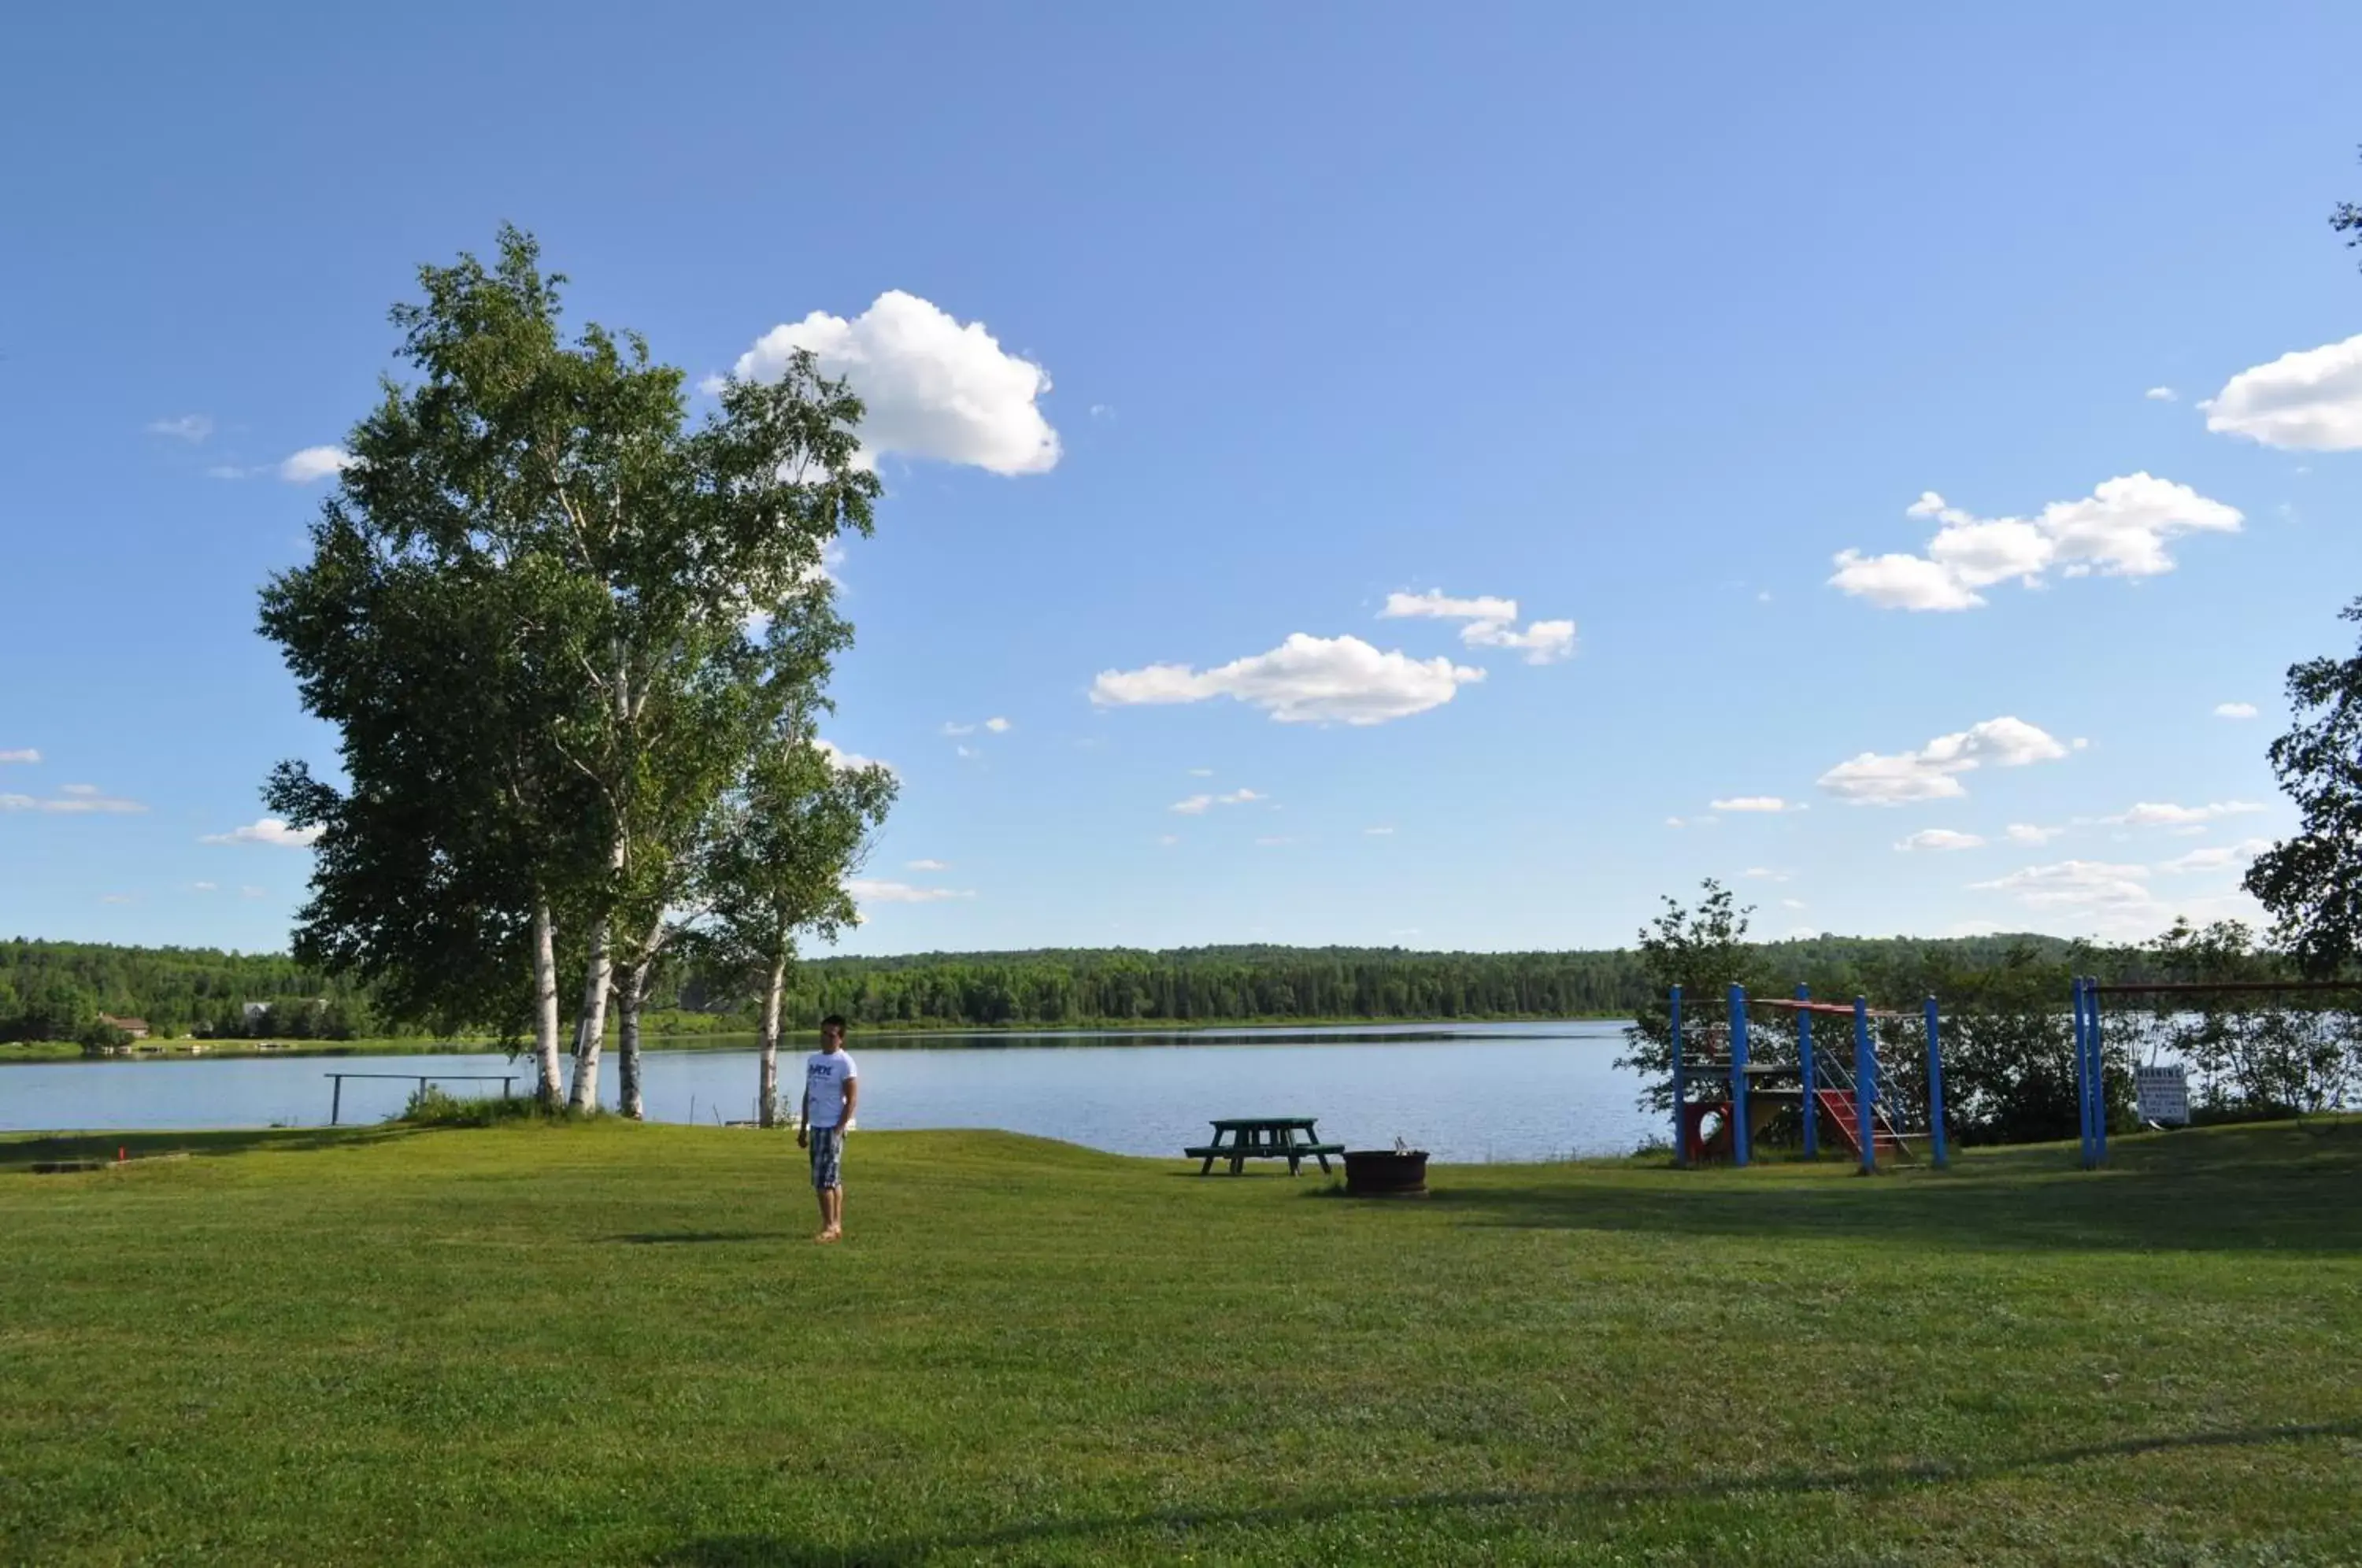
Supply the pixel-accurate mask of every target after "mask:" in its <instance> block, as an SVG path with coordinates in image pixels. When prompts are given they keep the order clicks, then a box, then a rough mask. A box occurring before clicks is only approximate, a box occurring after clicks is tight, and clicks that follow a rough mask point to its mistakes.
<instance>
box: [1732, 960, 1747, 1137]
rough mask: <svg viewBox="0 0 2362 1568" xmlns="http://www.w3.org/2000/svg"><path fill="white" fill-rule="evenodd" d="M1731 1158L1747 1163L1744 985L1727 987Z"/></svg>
mask: <svg viewBox="0 0 2362 1568" xmlns="http://www.w3.org/2000/svg"><path fill="white" fill-rule="evenodd" d="M1730 1160H1731V1164H1733V1165H1745V1164H1746V1163H1747V988H1746V987H1745V986H1740V985H1734V986H1732V987H1731V988H1730Z"/></svg>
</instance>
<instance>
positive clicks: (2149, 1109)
mask: <svg viewBox="0 0 2362 1568" xmlns="http://www.w3.org/2000/svg"><path fill="white" fill-rule="evenodd" d="M2133 1093H2134V1095H2135V1097H2136V1099H2139V1101H2140V1119H2141V1120H2142V1121H2154V1122H2156V1123H2158V1125H2159V1126H2161V1127H2186V1126H2188V1125H2189V1124H2190V1078H2189V1075H2188V1074H2187V1073H2185V1072H2184V1071H2183V1070H2182V1069H2181V1068H2180V1067H2135V1068H2134V1069H2133Z"/></svg>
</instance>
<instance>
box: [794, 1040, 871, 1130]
mask: <svg viewBox="0 0 2362 1568" xmlns="http://www.w3.org/2000/svg"><path fill="white" fill-rule="evenodd" d="M859 1076H860V1074H859V1073H858V1072H857V1071H856V1070H855V1067H854V1066H853V1054H852V1053H851V1052H849V1051H815V1052H813V1053H812V1054H811V1055H809V1056H807V1057H805V1058H804V1095H805V1104H806V1110H805V1112H804V1115H805V1122H804V1124H805V1125H806V1126H808V1127H833V1126H835V1125H836V1124H837V1123H838V1122H840V1121H844V1086H845V1085H847V1084H849V1083H851V1082H852V1081H853V1080H854V1079H855V1078H856V1077H859Z"/></svg>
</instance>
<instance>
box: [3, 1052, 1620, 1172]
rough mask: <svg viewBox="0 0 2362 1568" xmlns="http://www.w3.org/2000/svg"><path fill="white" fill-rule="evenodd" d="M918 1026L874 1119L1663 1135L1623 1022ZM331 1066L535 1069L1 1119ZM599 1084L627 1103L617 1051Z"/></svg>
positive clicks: (656, 1108)
mask: <svg viewBox="0 0 2362 1568" xmlns="http://www.w3.org/2000/svg"><path fill="white" fill-rule="evenodd" d="M900 1038H902V1039H906V1040H907V1039H911V1038H912V1037H911V1036H901V1037H900ZM922 1038H923V1039H924V1040H925V1041H926V1043H924V1044H916V1043H913V1044H903V1045H891V1046H888V1045H883V1044H881V1043H879V1040H878V1039H877V1038H876V1037H873V1038H870V1039H866V1040H865V1039H863V1038H862V1037H860V1036H859V1035H857V1034H856V1036H855V1039H854V1041H853V1042H852V1047H851V1048H852V1050H853V1052H854V1055H855V1057H856V1058H857V1059H858V1061H859V1063H860V1066H861V1125H862V1126H863V1127H865V1128H869V1129H873V1130H874V1129H891V1128H918V1127H997V1128H1002V1129H1005V1130H1008V1131H1010V1132H1032V1133H1038V1134H1040V1135H1042V1136H1043V1137H1049V1138H1063V1139H1065V1140H1068V1141H1069V1142H1072V1143H1084V1144H1087V1145H1089V1146H1090V1147H1093V1148H1097V1149H1105V1150H1109V1151H1110V1152H1112V1153H1116V1154H1153V1155H1176V1156H1177V1155H1178V1154H1179V1152H1180V1150H1181V1148H1182V1146H1183V1145H1184V1144H1187V1143H1199V1142H1201V1141H1203V1139H1204V1137H1205V1136H1206V1133H1207V1131H1208V1129H1207V1123H1208V1122H1209V1121H1210V1120H1211V1119H1213V1118H1215V1117H1228V1116H1258V1115H1270V1116H1316V1117H1319V1121H1320V1135H1321V1138H1322V1140H1323V1141H1324V1142H1329V1143H1345V1144H1348V1145H1349V1146H1351V1147H1353V1148H1364V1147H1373V1146H1385V1145H1391V1144H1392V1143H1394V1141H1395V1140H1396V1138H1397V1137H1400V1138H1402V1139H1404V1140H1406V1141H1407V1142H1408V1143H1411V1144H1413V1145H1415V1146H1417V1147H1420V1148H1425V1149H1427V1150H1429V1151H1430V1152H1431V1153H1432V1154H1434V1155H1435V1157H1436V1158H1437V1159H1438V1160H1442V1161H1482V1160H1543V1159H1554V1158H1563V1157H1565V1156H1567V1155H1569V1154H1628V1153H1629V1152H1630V1151H1631V1150H1632V1149H1633V1148H1635V1147H1636V1146H1638V1145H1639V1143H1641V1142H1643V1141H1644V1140H1645V1139H1647V1138H1649V1137H1650V1136H1652V1135H1660V1134H1661V1129H1660V1128H1659V1126H1658V1119H1657V1118H1656V1117H1654V1116H1650V1115H1643V1114H1642V1113H1641V1112H1640V1111H1639V1110H1638V1109H1637V1107H1636V1106H1635V1104H1634V1100H1635V1097H1636V1095H1637V1093H1638V1091H1639V1081H1638V1079H1637V1078H1635V1077H1633V1076H1632V1075H1630V1074H1628V1073H1624V1072H1619V1071H1618V1070H1617V1068H1616V1067H1615V1066H1614V1065H1613V1064H1614V1061H1615V1058H1616V1056H1617V1053H1618V1052H1619V1051H1620V1049H1621V1048H1622V1044H1623V1035H1622V1026H1621V1025H1620V1024H1617V1023H1611V1022H1570V1023H1504V1024H1460V1025H1451V1024H1405V1025H1395V1026H1377V1027H1371V1026H1363V1027H1357V1028H1342V1029H1307V1028H1293V1027H1290V1028H1275V1029H1261V1030H1257V1029H1240V1030H1224V1031H1220V1032H1193V1033H1172V1032H1163V1033H1159V1032H1119V1031H1099V1032H1089V1033H1080V1032H1076V1033H1057V1034H1021V1033H1014V1032H995V1033H991V1034H980V1035H929V1036H924V1037H922ZM1116 1041H1123V1042H1127V1043H1121V1044H1118V1043H1113V1042H1116ZM793 1044H794V1049H792V1050H791V1051H789V1052H787V1053H783V1055H786V1056H787V1057H788V1058H789V1060H788V1061H787V1062H786V1063H784V1064H783V1070H782V1072H781V1074H780V1077H781V1081H782V1084H783V1085H784V1086H785V1087H786V1088H788V1089H789V1092H792V1091H793V1090H794V1088H795V1086H796V1085H797V1083H798V1079H799V1076H800V1075H799V1072H798V1069H797V1067H796V1066H795V1063H796V1062H798V1061H800V1059H801V1057H802V1055H803V1053H804V1051H805V1050H807V1049H808V1048H809V1043H808V1042H806V1041H798V1042H795V1043H793ZM332 1071H334V1072H344V1073H369V1072H382V1073H392V1074H401V1075H404V1076H405V1080H406V1081H392V1080H376V1081H372V1080H358V1081H356V1080H348V1081H347V1083H346V1084H345V1088H344V1102H343V1120H344V1121H348V1122H352V1121H377V1120H380V1119H381V1118H383V1117H385V1116H388V1115H390V1114H392V1113H393V1112H394V1111H396V1110H400V1109H401V1107H402V1104H403V1099H405V1098H406V1097H407V1096H408V1095H409V1093H410V1091H411V1088H413V1087H414V1084H415V1082H416V1077H415V1076H416V1075H418V1074H421V1073H425V1074H427V1075H429V1076H430V1077H446V1076H452V1075H466V1074H480V1073H495V1074H498V1073H513V1074H515V1075H516V1088H517V1089H518V1091H519V1092H523V1091H524V1090H525V1089H526V1088H527V1087H528V1086H529V1084H530V1083H531V1077H530V1074H529V1072H528V1070H527V1065H526V1064H525V1063H524V1062H523V1061H522V1060H519V1061H515V1062H512V1061H510V1060H509V1059H508V1058H507V1057H505V1056H502V1055H499V1054H497V1053H484V1054H475V1055H448V1056H345V1057H337V1058H323V1057H260V1058H257V1057H215V1058H212V1059H209V1060H196V1061H136V1060H135V1061H100V1062H53V1063H27V1064H19V1065H14V1066H5V1067H0V1129H6V1130H12V1131H13V1130H26V1129H41V1130H53V1129H68V1128H93V1129H98V1128H107V1129H113V1128H125V1129H129V1128H166V1127H259V1126H268V1125H270V1124H272V1123H274V1122H275V1123H281V1124H286V1125H303V1126H315V1125H320V1124H323V1123H325V1122H326V1121H327V1120H328V1101H329V1086H328V1080H327V1078H326V1076H325V1075H326V1074H327V1073H329V1072H332ZM601 1077H602V1098H603V1099H605V1100H606V1101H607V1103H608V1104H609V1105H610V1106H612V1105H613V1103H614V1093H615V1088H614V1062H613V1056H612V1055H610V1056H609V1057H608V1058H607V1062H606V1066H605V1067H604V1069H603V1071H602V1075H601ZM645 1077H646V1099H647V1111H648V1115H649V1117H650V1118H651V1119H652V1120H656V1121H690V1120H691V1119H692V1118H693V1119H694V1120H696V1121H700V1122H713V1121H739V1120H745V1119H747V1118H750V1117H752V1116H753V1114H754V1106H755V1083H756V1054H755V1052H754V1051H752V1050H751V1049H747V1048H745V1047H743V1046H741V1047H733V1048H723V1049H712V1050H695V1051H652V1052H649V1053H648V1054H647V1055H646V1074H645ZM448 1087H449V1088H451V1089H452V1090H453V1091H454V1092H458V1093H464V1092H470V1091H481V1090H484V1089H490V1090H491V1092H493V1093H495V1094H497V1093H498V1092H499V1086H498V1085H497V1084H452V1085H450V1086H448Z"/></svg>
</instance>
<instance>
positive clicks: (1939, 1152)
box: [1927, 997, 1951, 1171]
mask: <svg viewBox="0 0 2362 1568" xmlns="http://www.w3.org/2000/svg"><path fill="white" fill-rule="evenodd" d="M1927 1137H1928V1140H1929V1143H1928V1147H1929V1149H1930V1150H1931V1152H1932V1153H1933V1154H1934V1155H1935V1159H1936V1168H1937V1170H1939V1171H1940V1170H1942V1169H1943V1168H1944V1167H1945V1166H1946V1165H1949V1164H1950V1163H1951V1154H1950V1152H1949V1151H1948V1149H1947V1148H1946V1147H1945V1146H1944V1053H1943V1049H1942V1047H1941V1046H1940V1045H1938V1044H1937V1009H1936V999H1935V998H1934V997H1929V998H1928V999H1927Z"/></svg>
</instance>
